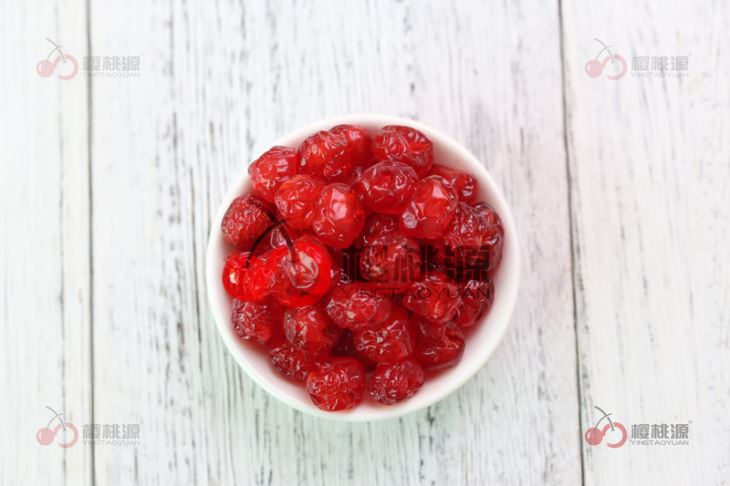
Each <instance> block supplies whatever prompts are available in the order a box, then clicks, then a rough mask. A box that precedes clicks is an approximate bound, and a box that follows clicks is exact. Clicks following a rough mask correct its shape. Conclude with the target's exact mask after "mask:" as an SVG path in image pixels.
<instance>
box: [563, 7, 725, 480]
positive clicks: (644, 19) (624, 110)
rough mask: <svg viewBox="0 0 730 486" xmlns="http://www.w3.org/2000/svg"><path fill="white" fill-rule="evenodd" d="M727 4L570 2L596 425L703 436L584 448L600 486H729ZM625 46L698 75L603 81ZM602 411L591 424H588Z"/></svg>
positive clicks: (580, 303)
mask: <svg viewBox="0 0 730 486" xmlns="http://www.w3.org/2000/svg"><path fill="white" fill-rule="evenodd" d="M728 19H730V8H728V5H722V4H717V5H715V6H714V7H713V8H708V9H707V10H697V9H696V8H694V7H692V6H691V5H688V4H685V3H682V2H676V3H674V2H673V5H668V4H667V5H665V4H656V5H655V4H651V3H646V4H642V3H639V2H632V3H628V2H627V3H622V4H621V5H618V4H616V3H610V2H605V3H602V4H595V3H591V4H590V5H589V4H587V3H586V2H580V1H572V0H571V1H568V2H565V3H564V5H563V28H564V29H563V31H564V32H565V39H564V46H565V51H564V52H565V73H566V105H567V116H566V119H567V126H568V127H569V130H568V155H569V162H570V172H571V196H572V203H573V204H572V206H573V211H572V217H573V221H574V225H573V240H574V245H573V248H574V252H573V255H574V277H575V293H576V303H577V312H576V315H577V329H578V350H579V376H580V380H581V405H582V406H581V411H582V412H583V413H582V416H581V419H582V425H583V427H589V426H591V424H592V422H594V421H595V420H597V419H598V418H599V417H597V416H596V413H595V410H592V407H593V406H594V405H598V406H600V407H602V408H606V409H609V410H610V411H612V412H613V413H614V414H615V415H614V418H615V419H617V420H620V421H621V422H623V423H650V424H653V423H668V424H671V423H688V422H689V440H690V445H689V446H686V447H682V446H674V447H672V446H664V447H662V446H637V447H623V448H621V449H617V450H608V449H606V448H600V447H590V446H588V445H584V457H585V463H584V468H585V477H586V484H606V485H608V484H726V483H727V482H728V481H730V435H729V434H728V431H730V426H728V421H727V418H726V417H725V414H726V412H727V409H728V405H730V377H729V376H728V371H729V370H730V353H728V351H729V350H730V348H729V346H730V344H729V342H728V327H729V324H730V315H729V314H728V297H730V294H729V293H728V289H730V287H728V283H729V282H728V276H729V274H730V251H728V244H727V239H728V231H729V230H730V224H729V221H728V210H729V209H730V190H729V187H730V186H729V185H728V184H730V150H728V149H729V148H730V145H729V142H728V140H727V133H728V129H729V128H730V125H728V121H729V118H728V114H729V113H730V111H729V109H728V106H729V105H728V102H729V101H730V96H729V94H728V87H729V85H728V74H727V73H728V67H730V65H729V63H728V61H727V58H726V56H725V53H724V47H725V45H726V44H727V41H728V40H730V36H729V35H728V33H727V29H726V25H727V21H728ZM594 37H599V38H601V40H603V41H604V42H606V43H608V44H612V45H613V46H614V49H615V51H616V52H618V53H620V54H622V55H623V56H624V57H625V58H626V59H627V60H628V61H629V63H631V57H634V56H650V57H652V56H653V57H656V56H689V63H688V72H687V74H688V77H686V78H635V77H632V76H627V77H626V78H624V79H621V80H619V81H611V80H607V79H591V78H589V77H588V76H586V74H585V72H584V71H583V68H584V65H585V63H586V61H587V60H588V59H590V58H592V57H593V56H594V54H595V52H596V51H597V50H598V49H600V47H598V44H597V43H596V42H593V41H592V39H593V38H594ZM587 413H588V414H587Z"/></svg>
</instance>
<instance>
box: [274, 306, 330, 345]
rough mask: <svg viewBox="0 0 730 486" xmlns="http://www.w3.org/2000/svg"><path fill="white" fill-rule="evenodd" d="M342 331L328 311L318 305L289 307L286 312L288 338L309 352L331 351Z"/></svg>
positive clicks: (285, 322)
mask: <svg viewBox="0 0 730 486" xmlns="http://www.w3.org/2000/svg"><path fill="white" fill-rule="evenodd" d="M340 332H341V330H340V328H339V327H336V326H335V325H334V324H332V321H331V320H330V318H329V316H327V313H326V312H325V311H324V310H322V309H321V308H320V307H318V306H307V307H297V308H295V309H287V311H286V312H285V313H284V334H286V338H287V339H288V340H289V342H290V343H292V344H293V345H294V346H295V347H297V348H298V349H301V350H302V351H304V352H306V353H307V354H311V355H317V354H322V353H325V352H329V351H330V350H331V349H332V347H333V346H334V345H335V344H336V343H337V340H338V339H339V337H340Z"/></svg>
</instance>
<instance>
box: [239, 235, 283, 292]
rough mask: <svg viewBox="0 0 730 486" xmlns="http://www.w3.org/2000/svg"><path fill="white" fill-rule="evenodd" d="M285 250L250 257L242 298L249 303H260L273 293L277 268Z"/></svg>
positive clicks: (275, 250) (270, 251) (244, 278)
mask: <svg viewBox="0 0 730 486" xmlns="http://www.w3.org/2000/svg"><path fill="white" fill-rule="evenodd" d="M285 252H286V249H285V248H283V249H274V250H269V251H267V252H265V253H263V254H261V255H258V256H253V257H251V261H250V263H249V266H248V272H246V273H245V274H244V277H243V285H242V287H243V288H244V291H243V294H242V297H243V299H244V300H249V301H251V302H262V301H263V300H264V299H265V298H266V297H268V296H269V294H271V292H272V291H273V289H274V287H275V285H276V281H277V272H278V268H279V261H280V259H281V257H282V255H283V254H284V253H285Z"/></svg>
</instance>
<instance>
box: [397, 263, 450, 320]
mask: <svg viewBox="0 0 730 486" xmlns="http://www.w3.org/2000/svg"><path fill="white" fill-rule="evenodd" d="M461 303H462V302H461V296H460V295H459V287H458V285H456V284H455V283H454V282H452V281H451V280H450V279H449V278H448V277H446V275H443V274H441V273H436V272H432V273H429V274H427V275H426V276H425V277H424V278H423V280H421V281H419V282H414V283H413V285H411V287H410V288H409V289H408V291H407V292H406V293H405V294H404V295H403V306H404V307H405V308H407V309H409V310H411V311H413V312H414V313H416V314H418V315H419V316H422V317H424V318H426V319H428V320H429V321H433V322H437V323H443V322H446V321H450V320H451V319H453V318H454V316H455V315H456V312H457V311H458V310H459V306H461Z"/></svg>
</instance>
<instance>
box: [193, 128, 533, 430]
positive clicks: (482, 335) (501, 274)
mask: <svg viewBox="0 0 730 486" xmlns="http://www.w3.org/2000/svg"><path fill="white" fill-rule="evenodd" d="M342 123H350V124H356V125H360V126H362V127H365V128H366V129H368V130H369V131H370V132H371V134H374V133H376V132H377V131H378V130H379V129H380V128H382V127H383V126H385V125H407V126H411V127H413V128H416V129H418V130H420V131H421V132H423V133H424V134H425V135H426V136H427V137H428V138H429V139H430V140H431V141H432V142H433V144H434V160H435V161H436V162H438V163H440V164H442V165H446V166H449V167H453V168H457V169H460V170H464V171H467V172H469V173H471V174H472V175H473V176H474V177H475V178H476V179H477V180H478V182H479V200H480V201H486V202H487V203H489V204H490V205H491V206H492V207H494V208H495V210H496V211H497V212H498V213H499V215H500V216H501V218H502V223H503V225H504V230H505V242H504V248H503V256H502V262H501V264H500V267H499V269H498V270H497V274H496V276H495V279H494V284H495V298H494V304H493V306H492V309H491V311H490V312H489V313H488V314H487V316H485V317H484V318H483V320H482V322H481V323H478V324H477V325H476V326H474V327H473V328H471V329H470V330H469V332H468V337H467V342H466V348H465V350H464V356H463V357H462V360H461V361H460V362H459V363H458V364H457V365H456V366H454V367H452V368H450V369H447V370H443V371H441V372H439V373H438V374H434V375H427V379H426V382H425V383H424V385H423V387H422V388H421V390H419V392H418V393H416V394H415V395H414V396H413V397H412V398H410V399H408V400H404V401H403V402H400V403H397V404H395V405H390V406H385V405H380V404H377V403H374V402H372V401H369V400H365V401H364V402H363V403H362V404H360V405H359V406H358V407H356V408H355V409H353V410H349V411H344V412H336V413H331V412H323V411H321V410H319V409H318V408H316V407H315V406H314V405H313V404H312V402H311V401H310V399H309V397H308V396H307V393H306V391H305V390H304V388H303V387H302V386H301V385H300V384H297V383H293V382H291V381H288V380H287V379H285V378H283V377H282V376H281V375H279V374H278V373H277V372H276V371H275V370H274V369H273V368H272V367H271V366H270V364H269V359H268V355H267V354H266V352H265V351H263V350H262V349H260V348H258V347H257V346H256V345H254V344H252V343H244V342H241V341H240V340H239V339H238V337H237V336H236V335H235V333H234V332H233V329H232V326H231V324H230V308H231V307H230V306H231V299H230V297H229V296H228V295H227V294H226V292H225V291H224V290H223V287H222V285H221V283H220V275H221V274H222V272H223V265H224V260H225V258H226V256H227V255H228V254H229V253H230V252H231V251H232V250H233V249H232V248H231V247H230V246H228V245H227V244H226V243H225V242H224V241H223V237H222V234H221V232H220V223H221V221H222V219H223V216H224V214H225V211H226V209H227V208H228V205H229V204H230V203H231V201H232V200H233V199H235V198H236V197H237V196H239V195H241V194H244V193H246V192H248V191H250V189H251V186H250V181H249V178H248V174H247V170H246V167H245V166H242V167H241V172H242V174H241V177H240V178H239V179H238V180H237V181H236V183H235V184H233V186H232V187H231V188H230V190H229V191H228V193H227V194H226V196H225V198H224V199H223V201H222V203H221V205H220V208H219V210H218V212H217V214H216V215H215V218H214V219H213V221H212V224H211V235H210V240H209V245H208V255H207V286H208V297H209V302H210V306H211V312H212V314H213V317H214V320H215V322H216V326H217V329H218V331H219V332H220V334H221V336H222V338H223V341H224V342H225V344H226V346H227V348H228V350H229V351H230V352H231V354H232V355H233V356H234V358H235V359H236V361H237V362H238V363H239V365H240V366H241V367H242V368H243V369H244V370H245V371H246V373H248V374H249V375H250V376H251V378H253V379H254V380H255V381H256V382H257V383H258V384H259V385H260V386H262V387H263V388H264V389H265V390H266V391H267V392H269V393H270V394H272V395H274V396H275V397H277V398H278V399H280V400H282V401H283V402H285V403H287V404H288V405H290V406H292V407H294V408H296V409H299V410H301V411H304V412H307V413H311V414H314V415H318V416H322V417H327V418H332V419H342V420H350V421H361V420H377V419H383V418H388V417H395V416H400V415H403V414H406V413H409V412H413V411H415V410H418V409H421V408H423V407H426V406H428V405H431V404H433V403H434V402H436V401H438V400H440V399H442V398H444V397H445V396H447V395H448V394H450V393H451V392H453V391H454V390H456V389H457V388H459V387H460V386H461V385H462V384H463V383H464V382H465V381H466V380H468V379H469V378H470V377H471V376H473V375H474V374H475V373H476V372H477V371H478V370H479V368H480V367H481V366H482V365H483V364H484V363H485V362H486V361H487V359H488V358H489V356H490V355H491V354H492V352H493V351H494V349H495V348H496V347H497V345H498V344H499V341H500V340H501V339H502V336H503V334H504V332H505V330H506V329H507V326H508V324H509V320H510V317H511V314H512V310H513V308H514V305H515V301H516V298H517V290H518V285H519V252H518V243H517V234H516V232H515V226H514V222H513V220H512V214H511V212H510V210H509V207H508V206H507V203H506V202H505V200H504V197H503V196H502V193H501V191H500V190H499V188H498V187H497V185H496V184H495V182H494V181H493V180H492V178H491V176H490V175H489V173H488V172H487V170H486V169H485V168H484V166H482V165H481V164H480V163H479V161H478V160H477V159H476V158H475V157H474V156H473V155H472V154H471V153H469V152H468V151H467V150H466V149H465V148H463V147H462V146H461V145H459V144H458V143H456V142H455V141H454V140H452V139H451V138H449V137H447V136H446V135H444V134H442V133H440V132H439V131H437V130H435V129H433V128H430V127H428V126H425V125H423V124H421V123H418V122H415V121H413V120H410V119H405V118H399V117H392V116H380V115H350V116H342V117H336V118H331V119H326V120H321V121H319V122H316V123H313V124H310V125H308V126H306V127H302V128H301V129H299V130H297V131H296V132H293V133H291V134H289V135H287V136H284V137H282V138H280V139H278V140H276V141H275V142H274V143H273V144H271V145H284V146H290V147H296V146H298V145H299V144H300V143H301V142H302V141H303V140H304V139H305V138H306V137H307V136H309V135H310V134H312V133H314V132H316V131H317V130H326V129H329V128H331V127H332V126H335V125H338V124H342Z"/></svg>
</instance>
